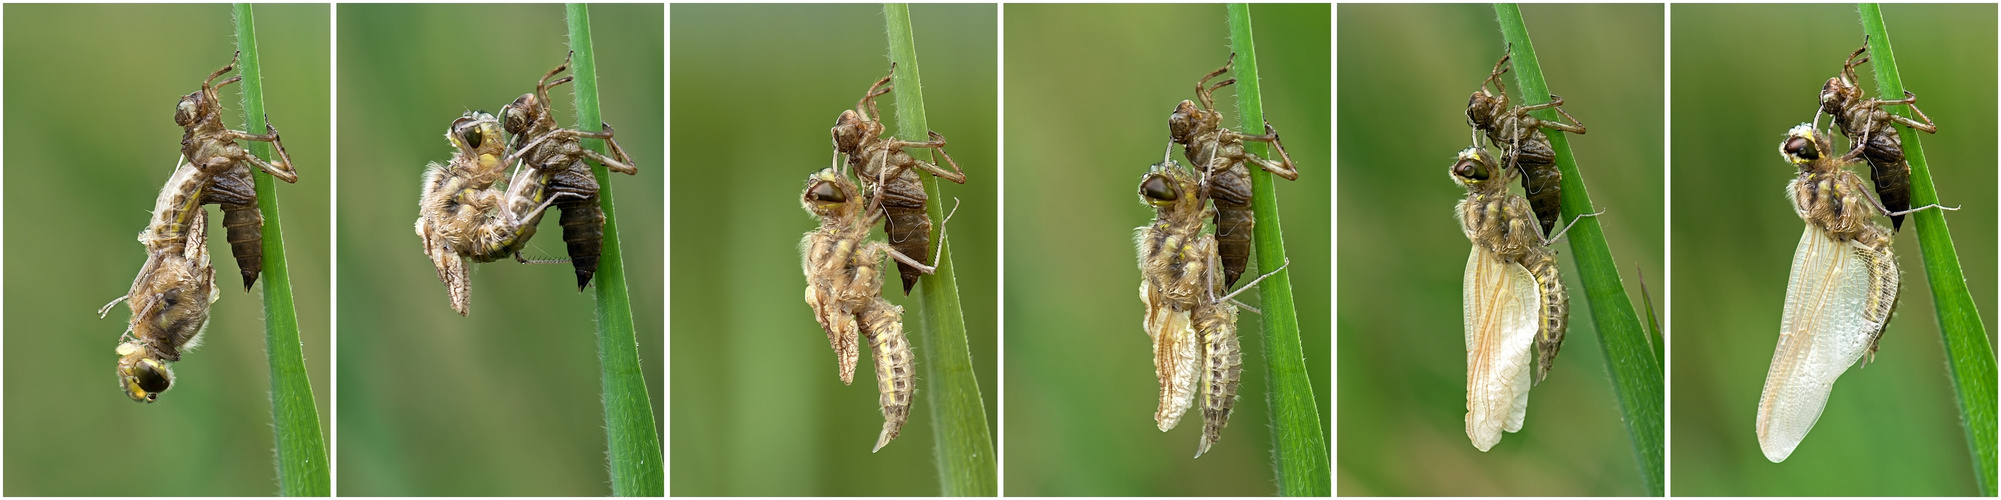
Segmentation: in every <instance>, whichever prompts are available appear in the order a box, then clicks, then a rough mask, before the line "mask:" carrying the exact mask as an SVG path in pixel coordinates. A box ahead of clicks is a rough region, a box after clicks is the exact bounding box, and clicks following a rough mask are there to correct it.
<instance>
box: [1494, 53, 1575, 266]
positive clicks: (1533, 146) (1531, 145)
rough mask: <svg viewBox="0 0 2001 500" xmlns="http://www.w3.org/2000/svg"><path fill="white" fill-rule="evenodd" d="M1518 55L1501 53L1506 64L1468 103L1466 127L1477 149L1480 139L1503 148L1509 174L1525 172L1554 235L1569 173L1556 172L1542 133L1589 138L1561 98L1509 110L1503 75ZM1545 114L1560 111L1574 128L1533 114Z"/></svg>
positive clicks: (1539, 214)
mask: <svg viewBox="0 0 2001 500" xmlns="http://www.w3.org/2000/svg"><path fill="white" fill-rule="evenodd" d="M1513 55H1514V47H1513V46H1510V47H1509V48H1508V51H1507V52H1504V53H1502V54H1501V60H1500V61H1498V62H1495V63H1494V71H1493V72H1492V73H1489V74H1488V75H1487V79H1486V80H1482V81H1481V82H1480V89H1479V90H1475V91H1473V96H1472V97H1471V98H1468V99H1467V100H1466V124H1467V125H1470V126H1472V127H1473V131H1474V137H1475V140H1474V144H1475V145H1478V144H1479V140H1478V137H1479V136H1480V134H1482V133H1484V134H1486V138H1487V141H1488V142H1489V143H1492V144H1495V145H1497V146H1499V147H1500V148H1501V160H1502V162H1503V163H1506V164H1507V165H1508V168H1509V169H1520V170H1521V179H1522V188H1523V189H1526V190H1527V191H1528V200H1529V205H1530V206H1531V207H1533V208H1534V209H1535V216H1536V220H1537V221H1540V222H1541V223H1542V232H1544V233H1548V232H1550V231H1554V230H1556V221H1557V219H1559V218H1561V215H1560V214H1561V212H1562V209H1563V203H1562V198H1561V196H1560V195H1561V193H1562V184H1563V172H1562V171H1561V170H1558V169H1557V167H1556V150H1555V149H1554V148H1551V147H1550V144H1549V136H1548V135H1547V134H1545V133H1544V132H1543V130H1542V129H1544V128H1549V129H1553V130H1560V131H1564V132H1569V133H1573V134H1583V133H1584V125H1583V124H1581V123H1578V122H1577V118H1575V117H1572V116H1570V113H1568V112H1565V111H1564V110H1563V108H1562V106H1563V98H1562V97H1558V96H1557V95H1555V94H1550V96H1549V99H1550V102H1546V103H1542V104H1537V105H1533V106H1509V105H1508V89H1507V86H1506V85H1504V84H1503V83H1502V82H1501V75H1502V74H1506V73H1507V72H1508V69H1509V66H1508V59H1509V58H1510V57H1513ZM1488 83H1492V84H1494V91H1493V92H1492V93H1489V92H1487V84H1488ZM1539 109H1555V110H1556V113H1557V114H1560V115H1563V117H1564V118H1565V119H1568V120H1570V123H1563V122H1559V121H1551V120H1543V119H1539V118H1536V117H1533V116H1529V112H1530V111H1535V110H1539Z"/></svg>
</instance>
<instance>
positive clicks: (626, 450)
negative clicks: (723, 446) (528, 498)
mask: <svg viewBox="0 0 2001 500" xmlns="http://www.w3.org/2000/svg"><path fill="white" fill-rule="evenodd" d="M564 13H565V14H566V15H565V16H564V17H565V18H566V19H567V21H568V24H569V34H570V50H571V51H574V52H575V56H574V57H575V59H573V60H571V61H570V64H571V65H572V66H571V67H570V75H571V76H572V77H575V78H576V81H575V82H574V83H575V84H576V85H575V88H576V96H577V103H576V105H577V128H580V129H583V130H588V131H598V130H601V128H600V127H599V124H601V123H603V121H604V120H603V116H602V115H601V114H599V113H598V76H597V57H596V52H595V51H593V50H592V47H591V16H590V12H589V10H588V8H587V7H586V6H585V5H584V4H580V3H573V4H568V5H566V6H565V10H564ZM583 142H584V147H585V148H588V149H590V150H592V151H597V152H600V153H602V152H604V150H605V147H604V141H603V140H601V139H585V140H584V141H583ZM591 174H592V175H594V176H596V177H597V181H598V185H599V186H603V191H600V192H599V193H598V206H599V207H601V208H603V209H604V249H603V250H602V253H600V254H599V255H598V272H597V276H596V277H595V279H596V281H597V284H596V285H593V289H594V290H595V291H596V294H597V330H598V331H597V334H598V335H597V337H598V364H599V366H600V368H601V370H602V381H601V383H602V384H603V386H604V387H603V390H604V393H603V402H604V428H605V444H606V447H607V449H608V450H609V452H608V453H607V455H608V456H609V457H610V460H611V491H612V494H613V495H617V496H662V495H663V492H664V491H665V490H666V488H667V482H666V480H665V476H664V475H663V474H662V473H661V460H662V457H661V454H660V453H661V450H660V432H659V429H658V428H657V427H654V425H653V402H652V401H653V400H652V397H651V396H650V395H649V394H648V392H647V390H646V374H645V373H644V372H642V371H641V370H640V368H639V344H638V341H637V339H636V338H635V337H634V335H633V326H632V298H631V296H630V295H629V294H627V292H626V284H625V257H624V252H623V251H621V250H620V246H619V242H618V214H617V212H616V211H614V210H613V207H612V189H611V186H613V184H612V179H611V172H610V171H607V170H606V169H605V168H604V165H592V166H591Z"/></svg>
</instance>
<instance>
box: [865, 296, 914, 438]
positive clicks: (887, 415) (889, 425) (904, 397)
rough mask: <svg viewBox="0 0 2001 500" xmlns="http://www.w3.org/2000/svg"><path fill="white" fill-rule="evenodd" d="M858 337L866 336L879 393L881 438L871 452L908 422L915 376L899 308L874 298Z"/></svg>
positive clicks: (901, 309) (901, 429) (892, 436)
mask: <svg viewBox="0 0 2001 500" xmlns="http://www.w3.org/2000/svg"><path fill="white" fill-rule="evenodd" d="M861 313H862V314H861V319H862V333H863V334H864V335H867V336H868V342H869V350H870V351H872V355H873V356H875V385H876V390H877V392H879V393H881V404H882V434H880V435H878V436H877V437H876V441H875V449H877V450H881V449H882V447H883V445H887V444H889V441H890V440H892V439H896V436H897V434H898V433H900V432H902V431H903V423H904V422H905V421H908V420H909V419H910V401H911V395H912V394H914V393H916V391H917V384H916V381H917V375H916V370H915V369H914V368H913V366H912V365H913V363H912V360H911V354H910V342H909V341H907V340H905V339H904V337H903V308H902V307H898V306H896V305H893V304H890V303H889V301H887V300H883V299H882V298H881V297H875V298H874V299H873V302H872V304H871V305H870V306H868V308H867V309H866V310H863V311H862V312H861Z"/></svg>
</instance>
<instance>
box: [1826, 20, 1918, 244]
mask: <svg viewBox="0 0 2001 500" xmlns="http://www.w3.org/2000/svg"><path fill="white" fill-rule="evenodd" d="M1868 52H1869V38H1868V37H1867V36H1864V37H1863V38H1862V48H1859V49H1855V52H1853V53H1850V54H1848V61H1847V62H1845V63H1843V64H1842V66H1841V74H1839V75H1836V76H1834V77H1832V78H1828V79H1827V84H1826V85H1825V86H1823V87H1821V89H1820V110H1819V112H1820V113H1827V114H1829V115H1833V116H1834V124H1835V125H1836V126H1838V127H1840V128H1841V135H1844V136H1847V137H1848V139H1849V143H1850V144H1849V149H1858V150H1861V151H1862V157H1863V158H1866V159H1868V160H1869V171H1870V172H1871V179H1872V180H1873V181H1874V183H1875V184H1876V196H1877V197H1879V198H1881V199H1882V202H1883V207H1884V208H1886V209H1888V210H1889V211H1891V212H1901V211H1904V210H1906V209H1909V208H1911V165H1910V164H1908V163H1904V141H1903V137H1902V136H1900V135H1899V134H1898V133H1897V128H1896V127H1895V126H1894V125H1896V124H1903V125H1904V126H1907V127H1910V128H1911V129H1912V130H1917V131H1921V132H1924V133H1927V134H1935V133H1938V125H1936V124H1933V123H1932V119H1931V118H1930V117H1926V116H1925V112H1924V111H1921V110H1919V109H1918V96H1917V95H1916V94H1912V93H1911V92H1910V91H1908V90H1906V91H1904V98H1903V99H1899V100H1895V101H1885V100H1882V99H1868V98H1864V97H1863V96H1862V88H1861V87H1860V86H1857V81H1858V80H1859V78H1856V76H1855V67H1856V66H1859V65H1861V64H1862V63H1866V62H1869V56H1867V55H1864V54H1867V53H1868ZM1899 104H1902V105H1905V106H1910V108H1911V114H1914V115H1918V118H1917V119H1915V120H1914V119H1911V118H1908V117H1904V116H1899V115H1894V114H1890V112H1889V111H1888V110H1886V109H1884V108H1886V107H1889V106H1895V105H1899ZM1815 119H1816V121H1817V120H1818V119H1819V115H1818V114H1816V115H1815ZM1890 227H1891V228H1892V231H1893V232H1894V231H1895V230H1900V229H1903V227H1904V216H1903V215H1902V214H1896V215H1891V216H1890Z"/></svg>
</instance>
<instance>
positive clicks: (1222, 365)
mask: <svg viewBox="0 0 2001 500" xmlns="http://www.w3.org/2000/svg"><path fill="white" fill-rule="evenodd" d="M1169 151H1170V154H1172V153H1171V152H1172V149H1170V150H1169ZM1201 187H1202V184H1201V183H1200V181H1199V180H1198V177H1197V175H1196V174H1195V173H1194V172H1191V171H1189V170H1188V169H1186V168H1183V167H1182V166H1181V165H1180V164H1178V163H1175V162H1174V160H1173V159H1172V158H1163V159H1161V162H1160V163H1156V164H1154V165H1153V166H1152V168H1150V169H1149V170H1148V171H1147V174H1146V176H1144V177H1142V178H1141V179H1140V185H1139V195H1140V201H1141V202H1142V203H1145V204H1147V206H1150V207H1153V208H1154V211H1155V213H1154V220H1153V223H1152V224H1149V225H1147V226H1143V227H1140V228H1138V229H1137V230H1135V231H1134V240H1136V241H1135V246H1137V247H1138V250H1139V268H1140V288H1139V295H1140V302H1141V303H1143V304H1145V305H1146V316H1145V318H1144V320H1143V322H1142V324H1143V325H1144V326H1145V328H1146V332H1147V336H1148V337H1150V338H1152V339H1153V350H1154V361H1153V362H1154V375H1155V377H1156V378H1157V379H1158V380H1159V382H1160V406H1159V408H1158V409H1157V410H1156V411H1155V413H1154V422H1155V423H1156V424H1158V426H1159V428H1160V430H1161V431H1167V430H1171V429H1173V428H1174V427H1175V425H1177V424H1179V423H1180V421H1181V415H1182V413H1184V412H1186V411H1187V410H1188V408H1189V407H1190V406H1192V405H1193V404H1194V401H1195V396H1196V393H1197V392H1198V391H1199V392H1200V393H1201V396H1202V398H1201V399H1202V422H1203V426H1202V438H1201V441H1200V443H1199V444H1198V445H1197V447H1196V449H1195V456H1196V457H1198V458H1199V457H1201V456H1202V454H1203V453H1207V452H1208V451H1209V448H1210V447H1211V446H1213V445H1215V443H1216V441H1218V440H1220V439H1222V432H1223V427H1224V426H1226V425H1228V424H1229V421H1230V412H1231V410H1232V409H1233V408H1234V407H1235V406H1236V401H1237V382H1238V380H1239V379H1241V374H1242V372H1243V355H1242V354H1243V350H1242V348H1241V347H1240V346H1239V343H1238V340H1237V305H1236V304H1235V302H1234V301H1233V300H1231V297H1233V296H1235V295H1236V292H1232V293H1229V294H1224V293H1223V292H1225V291H1227V290H1228V285H1225V284H1224V282H1223V261H1222V258H1221V256H1220V255H1219V254H1218V252H1217V248H1218V247H1217V244H1216V237H1215V235H1214V234H1211V233H1205V232H1204V231H1203V223H1202V222H1203V219H1205V218H1207V217H1209V216H1212V215H1214V209H1212V208H1210V207H1208V206H1206V205H1207V204H1206V202H1207V201H1208V200H1207V199H1206V198H1205V196H1204V195H1203V192H1202V189H1201ZM1285 267H1286V266H1285V265H1280V266H1279V268H1278V269H1274V270H1272V271H1271V272H1270V273H1267V274H1265V275H1264V276H1260V277H1258V278H1257V279H1255V280H1252V281H1251V282H1249V283H1245V284H1244V286H1243V288H1239V289H1238V292H1241V291H1243V290H1244V289H1248V288H1250V287H1251V286H1253V285H1256V284H1257V282H1259V281H1262V280H1264V278H1266V277H1270V276H1271V275H1273V274H1277V273H1278V270H1279V269H1284V268H1285Z"/></svg>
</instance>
